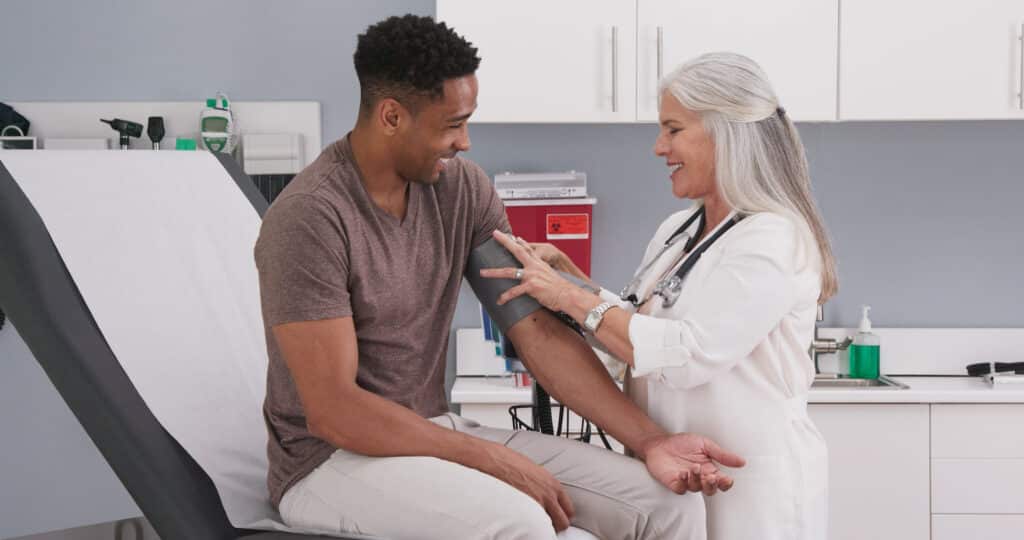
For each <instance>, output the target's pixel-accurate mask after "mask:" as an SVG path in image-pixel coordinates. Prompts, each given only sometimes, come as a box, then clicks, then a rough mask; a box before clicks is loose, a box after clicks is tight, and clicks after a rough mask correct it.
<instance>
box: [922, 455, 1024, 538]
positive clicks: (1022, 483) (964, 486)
mask: <svg viewBox="0 0 1024 540" xmlns="http://www.w3.org/2000/svg"><path fill="white" fill-rule="evenodd" d="M932 513H934V514H1024V459H933V460H932ZM976 538H984V537H983V536H978V537H976ZM1017 538H1018V539H1020V538H1024V530H1020V531H1018V536H1017Z"/></svg>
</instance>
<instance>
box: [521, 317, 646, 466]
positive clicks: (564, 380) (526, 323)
mask: <svg viewBox="0 0 1024 540" xmlns="http://www.w3.org/2000/svg"><path fill="white" fill-rule="evenodd" d="M506 334H507V335H508V337H509V339H511V340H512V342H513V343H514V344H515V347H516V352H517V353H518V354H519V356H520V358H521V359H522V360H523V362H524V364H526V367H527V368H528V369H529V370H530V373H532V374H533V376H534V377H536V378H537V380H538V381H539V382H540V384H541V385H542V386H543V387H544V389H545V390H547V391H548V393H550V394H551V395H552V396H554V397H555V399H557V400H558V401H559V403H562V404H564V405H566V406H568V407H569V408H570V409H572V410H574V411H576V412H577V413H579V414H580V415H582V416H583V417H585V418H587V419H589V420H592V421H593V422H594V423H596V424H597V425H599V426H601V428H602V429H604V430H605V431H607V432H608V433H609V434H610V435H611V436H612V437H615V438H616V439H618V440H619V441H620V442H622V444H624V445H626V447H627V448H629V449H630V450H632V451H633V452H634V454H636V456H637V457H639V458H640V459H643V458H644V453H645V443H647V442H649V441H651V440H653V439H655V438H657V437H661V436H664V435H665V434H666V433H665V431H664V430H663V429H661V428H660V427H659V426H658V425H657V424H655V423H654V421H652V420H651V419H650V418H649V417H648V416H647V415H646V414H645V413H644V412H643V411H642V410H640V408H639V407H637V406H636V405H635V404H634V403H633V402H632V401H630V400H629V398H628V397H626V395H625V394H623V393H622V391H621V390H619V388H618V387H617V386H616V385H615V382H614V381H612V379H611V376H609V375H608V371H607V370H606V369H605V368H604V365H602V364H601V361H600V360H599V359H598V358H597V356H596V355H595V354H594V351H593V349H591V348H590V346H589V345H587V343H586V341H584V340H583V338H581V337H580V336H579V335H577V334H576V333H575V332H573V331H572V330H571V329H570V328H569V327H567V326H566V325H565V324H563V323H562V322H561V321H559V320H558V319H557V318H555V316H554V315H552V314H551V313H550V312H548V311H546V310H539V311H536V312H534V313H533V314H532V315H530V316H528V317H526V318H524V319H522V320H520V321H519V322H518V323H516V324H515V325H513V326H512V328H509V329H508V331H507V332H506Z"/></svg>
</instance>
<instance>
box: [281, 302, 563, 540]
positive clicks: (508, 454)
mask: <svg viewBox="0 0 1024 540" xmlns="http://www.w3.org/2000/svg"><path fill="white" fill-rule="evenodd" d="M273 334H274V339H276V340H277V344H278V346H279V347H280V349H281V353H282V355H283V356H284V360H285V363H286V364H287V365H288V369H289V371H290V372H291V375H292V378H293V379H294V381H295V385H296V388H297V389H298V393H299V398H300V400H301V401H302V407H303V410H304V411H305V413H306V422H307V428H308V429H309V431H310V433H312V434H313V435H314V436H316V437H318V438H320V439H323V440H325V441H327V442H329V443H331V444H332V445H334V446H335V447H338V448H344V449H346V450H350V451H352V452H356V453H359V454H363V455H368V456H380V457H384V456H430V457H436V458H439V459H444V460H446V461H452V462H455V463H459V464H462V465H465V466H467V467H471V468H473V469H476V470H478V471H481V472H483V473H486V474H489V475H491V476H494V477H496V478H498V479H500V480H502V481H504V482H506V483H508V484H510V485H512V486H513V487H515V488H517V489H519V490H520V491H522V492H524V493H526V494H527V495H529V496H530V497H532V498H534V499H535V500H536V501H537V502H539V503H540V504H541V505H542V506H543V507H544V509H545V511H547V513H548V515H550V516H551V519H552V522H553V523H554V526H555V529H556V530H563V529H565V528H567V527H568V526H569V519H571V517H572V515H573V510H572V503H571V502H570V501H569V497H568V496H567V495H566V494H565V492H564V490H563V489H562V486H561V484H560V483H559V482H558V481H557V480H555V478H554V477H553V476H551V474H550V473H548V472H547V471H546V470H545V469H544V468H542V467H540V466H538V465H536V464H534V463H533V462H531V461H530V460H528V459H527V458H526V457H524V456H522V455H521V454H519V453H517V452H515V451H513V450H510V449H508V448H506V447H504V446H502V445H500V444H496V443H492V442H490V441H485V440H483V439H478V438H475V437H471V436H469V435H466V434H463V433H459V432H457V431H454V430H450V429H445V428H443V427H440V426H438V425H436V424H434V423H432V422H430V421H428V420H426V419H424V418H421V417H420V416H419V415H417V414H415V413H414V412H412V411H410V410H409V409H406V408H405V407H402V406H401V405H398V404H397V403H394V402H392V401H389V400H387V399H385V398H382V397H380V396H378V395H376V394H374V393H372V392H368V391H366V390H363V389H362V388H360V387H359V385H357V384H356V372H357V370H358V366H359V351H358V346H357V342H356V332H355V325H354V324H353V322H352V318H351V317H343V318H336V319H327V320H320V321H306V322H294V323H287V324H281V325H278V326H274V327H273Z"/></svg>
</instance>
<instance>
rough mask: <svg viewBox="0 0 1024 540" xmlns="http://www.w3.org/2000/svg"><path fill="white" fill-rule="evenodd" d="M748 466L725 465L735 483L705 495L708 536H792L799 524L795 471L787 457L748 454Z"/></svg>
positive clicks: (766, 539)
mask: <svg viewBox="0 0 1024 540" xmlns="http://www.w3.org/2000/svg"><path fill="white" fill-rule="evenodd" d="M745 457H746V460H747V464H746V466H744V467H743V468H739V469H732V468H727V467H722V470H723V472H725V473H726V474H728V475H729V476H731V477H732V478H733V480H734V481H735V484H734V485H733V487H732V489H730V490H729V491H727V492H725V493H719V494H717V495H714V496H712V497H706V504H707V511H708V536H709V538H722V539H725V538H727V539H730V540H732V539H736V540H743V539H751V540H753V539H759V540H773V539H779V540H782V539H790V538H794V532H795V531H794V529H795V528H796V525H797V516H796V512H797V501H796V493H795V489H794V481H796V479H795V478H794V477H793V474H794V472H793V471H789V470H787V469H788V467H787V466H786V463H787V460H786V458H785V457H784V456H745Z"/></svg>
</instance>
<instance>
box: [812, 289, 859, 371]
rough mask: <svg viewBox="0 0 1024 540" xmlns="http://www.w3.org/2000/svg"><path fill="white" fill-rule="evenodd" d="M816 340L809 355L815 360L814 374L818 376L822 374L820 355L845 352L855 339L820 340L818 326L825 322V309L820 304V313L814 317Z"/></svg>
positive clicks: (813, 341)
mask: <svg viewBox="0 0 1024 540" xmlns="http://www.w3.org/2000/svg"><path fill="white" fill-rule="evenodd" d="M814 320H815V324H814V339H813V340H812V341H811V346H810V348H809V349H808V350H807V354H808V355H810V357H811V358H812V359H814V373H815V375H818V374H820V373H821V368H820V367H819V366H818V355H820V354H829V353H836V352H839V351H845V350H846V349H847V348H849V347H850V344H851V343H853V339H852V338H850V337H847V338H846V339H844V340H842V341H836V340H834V339H831V338H824V339H823V338H819V337H818V324H817V323H820V322H821V321H824V320H825V307H824V306H822V305H821V304H818V313H817V315H816V316H815V317H814Z"/></svg>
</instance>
